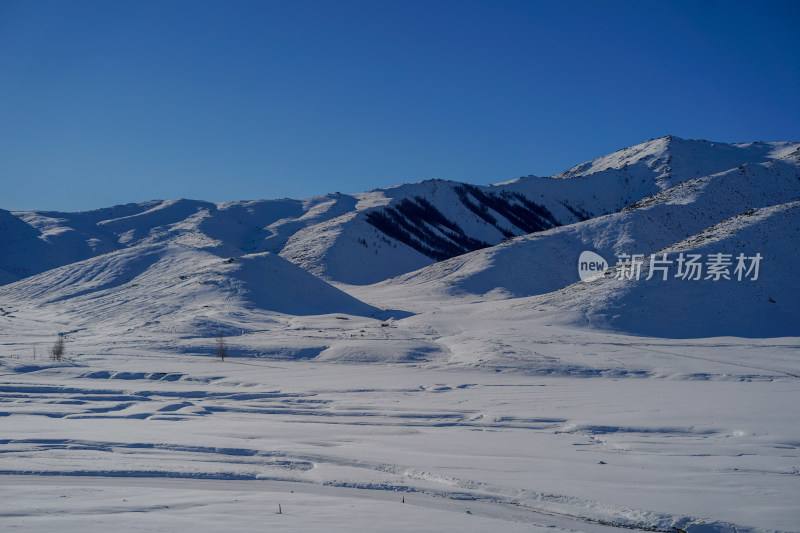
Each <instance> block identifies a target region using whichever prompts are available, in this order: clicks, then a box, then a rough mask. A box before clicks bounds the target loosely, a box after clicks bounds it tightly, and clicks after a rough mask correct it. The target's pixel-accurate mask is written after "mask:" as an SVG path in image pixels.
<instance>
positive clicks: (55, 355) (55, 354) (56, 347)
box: [50, 335, 64, 361]
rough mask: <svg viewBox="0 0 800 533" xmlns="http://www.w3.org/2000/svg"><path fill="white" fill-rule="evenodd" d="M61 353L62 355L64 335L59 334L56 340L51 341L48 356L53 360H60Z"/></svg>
mask: <svg viewBox="0 0 800 533" xmlns="http://www.w3.org/2000/svg"><path fill="white" fill-rule="evenodd" d="M62 355H64V337H63V336H62V335H59V336H58V339H56V342H55V343H53V347H52V348H50V358H51V359H52V360H53V361H61V356H62Z"/></svg>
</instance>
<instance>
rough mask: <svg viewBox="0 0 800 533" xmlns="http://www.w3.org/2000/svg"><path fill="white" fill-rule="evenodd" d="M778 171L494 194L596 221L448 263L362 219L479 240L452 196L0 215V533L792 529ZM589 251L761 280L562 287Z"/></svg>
mask: <svg viewBox="0 0 800 533" xmlns="http://www.w3.org/2000/svg"><path fill="white" fill-rule="evenodd" d="M799 159H800V151H798V145H797V144H792V143H772V144H766V143H750V144H742V145H724V144H722V143H708V142H706V141H684V140H681V139H677V138H665V139H657V140H653V141H648V142H647V143H643V144H642V145H639V146H637V147H632V148H629V149H625V150H622V151H620V152H618V153H615V154H611V155H609V156H605V157H602V158H599V159H598V160H595V161H594V162H590V163H586V164H585V165H581V166H579V167H576V168H575V169H572V170H570V171H568V172H566V173H564V174H563V175H559V176H556V177H553V178H533V177H527V178H522V179H520V180H515V181H513V182H509V183H507V184H502V185H498V186H495V187H502V188H503V189H497V190H503V191H506V192H508V191H511V192H519V191H525V194H528V195H532V196H531V197H533V196H536V195H540V196H541V195H545V193H547V195H550V194H555V193H554V192H553V191H556V192H557V193H558V194H561V195H563V196H561V197H568V198H571V204H570V207H571V208H572V210H573V211H575V213H579V214H580V213H584V214H587V213H589V212H591V213H592V215H593V216H591V217H590V218H588V219H586V220H580V218H581V217H582V216H583V215H581V217H579V216H577V215H576V214H575V213H573V212H572V211H571V210H570V209H568V208H566V207H565V206H564V205H561V207H560V208H559V207H558V205H559V204H558V202H556V201H551V200H552V199H551V200H548V202H550V203H547V205H548V206H550V207H551V208H552V210H553V213H555V214H556V216H557V217H559V220H560V222H563V225H562V226H560V227H554V228H550V229H547V230H545V231H542V232H537V233H534V234H530V235H520V236H518V237H516V238H513V239H506V242H503V243H502V244H499V245H497V246H491V247H487V248H484V249H480V250H475V251H472V252H469V253H466V254H463V255H459V256H457V257H454V258H452V259H449V260H447V261H442V262H435V261H433V260H432V259H431V258H428V257H424V256H422V255H421V254H420V253H419V252H418V251H416V250H413V249H411V248H409V247H408V246H406V245H405V244H403V243H402V242H399V241H395V240H393V239H391V238H389V237H387V236H384V237H381V238H377V237H374V235H375V229H374V228H373V227H371V226H370V225H369V224H368V223H367V222H365V220H364V217H363V216H362V214H363V213H362V211H364V210H370V209H381V208H383V207H384V206H386V205H389V204H392V205H397V203H398V202H399V201H402V199H405V198H406V197H407V195H409V194H428V196H427V198H429V200H430V202H431V205H436V206H438V208H439V209H440V211H441V212H442V213H444V214H445V215H446V216H448V217H451V218H452V220H457V221H459V223H461V226H462V227H463V228H465V231H468V232H469V233H470V235H474V236H477V237H480V238H481V239H485V240H493V241H494V242H493V243H492V244H496V243H498V242H500V240H501V239H502V238H503V235H502V233H501V232H499V231H497V228H496V227H495V226H492V225H489V224H483V223H482V222H481V221H480V220H479V217H478V216H477V215H475V214H474V213H473V212H472V211H470V210H469V209H466V208H465V207H464V206H463V205H461V204H459V201H458V200H457V195H456V193H455V192H453V191H457V189H458V187H457V185H454V184H452V183H449V182H424V183H421V184H411V185H405V186H401V187H399V188H397V190H384V191H373V192H370V193H364V194H362V195H360V196H357V197H350V196H346V195H338V196H334V195H332V196H329V197H322V198H317V199H310V200H302V201H300V200H297V201H295V200H279V201H270V202H245V203H240V204H225V205H223V204H209V203H204V202H193V201H185V200H181V201H172V202H152V203H148V204H147V205H143V204H138V205H130V206H118V207H116V208H109V209H108V210H101V211H99V212H92V213H83V214H64V213H60V214H59V213H38V212H36V213H34V212H30V213H9V212H6V211H0V248H1V249H2V250H3V252H4V255H3V257H2V264H0V283H3V285H0V530H9V531H51V530H53V529H58V530H60V531H76V532H78V531H80V532H93V531H98V532H99V531H109V530H112V529H113V530H118V531H121V532H123V531H165V532H189V531H192V532H194V531H258V530H277V531H356V530H358V531H361V530H364V531H377V530H380V531H409V530H415V531H485V530H487V529H496V530H499V531H589V532H595V531H598V532H599V531H608V532H611V531H620V530H631V529H632V530H644V531H664V532H674V531H687V532H690V533H706V532H734V531H738V532H745V531H753V532H767V531H783V532H788V531H800V504H799V503H798V501H800V452H798V450H799V449H800V409H798V407H797V406H798V405H800V327H799V326H800V324H799V323H798V314H797V313H798V309H799V308H800V286H798V281H797V278H796V276H795V275H794V268H795V267H794V261H795V260H796V257H797V250H798V246H800V226H799V225H798V221H800V216H798V203H797V202H798V200H800V194H798V192H799V191H800V186H799V185H798V183H800V171H799V170H798V169H800V164H799V163H798V160H799ZM592 179H595V180H597V181H595V182H593V181H592ZM592 183H595V184H598V183H599V185H597V186H593V185H591V184H592ZM609 184H615V185H613V186H609ZM587 187H588V188H587ZM492 190H496V189H492V188H486V189H485V191H492ZM409 191H411V192H409ZM475 194H479V193H475ZM485 194H488V192H485ZM509 194H510V193H509ZM403 195H406V196H403ZM454 195H456V196H454ZM570 195H571V196H570ZM593 196H594V197H596V198H594V199H595V200H597V202H596V203H595V204H592V203H591V201H592V198H593ZM398 198H400V200H398ZM514 198H516V197H514ZM393 202H394V203H393ZM543 202H544V201H543ZM495 205H497V204H495ZM592 206H594V207H592ZM626 206H627V207H626ZM501 207H502V206H501ZM623 208H624V209H623ZM487 209H488V208H487ZM558 209H560V211H559V210H558ZM476 211H480V210H479V209H476ZM487 212H488V211H487ZM470 213H472V214H470ZM482 213H483V214H484V216H486V217H487V219H490V220H491V219H495V220H496V221H498V222H497V226H498V227H500V228H503V229H506V230H507V231H508V232H511V229H513V228H514V227H515V226H513V224H512V223H511V222H508V221H505V222H504V221H503V219H502V216H501V213H499V212H490V215H491V217H490V216H489V215H486V213H485V212H482ZM473 215H474V216H473ZM470 217H472V218H470ZM504 224H505V226H504ZM407 227H411V226H407ZM430 229H431V231H436V232H439V233H438V234H440V235H452V233H447V231H446V229H447V228H442V227H439V228H434V227H431V228H430ZM515 231H516V230H515ZM493 232H494V233H493ZM517 233H519V232H517ZM362 241H363V242H362ZM373 241H374V242H377V243H380V244H379V245H375V246H373V247H370V246H371V244H370V243H372V242H373ZM365 243H367V244H365ZM584 248H587V249H594V250H597V251H600V252H601V253H602V254H604V255H605V256H606V257H607V258H610V257H611V255H612V254H613V253H617V252H620V251H626V250H627V251H633V252H642V253H656V252H667V253H672V254H678V253H681V252H684V253H690V252H697V253H702V254H708V253H713V252H717V251H725V252H729V253H736V252H739V251H742V252H747V253H748V254H752V253H755V252H756V251H758V252H759V253H762V254H763V256H764V265H763V267H764V269H763V271H762V275H761V277H760V279H759V280H757V281H753V282H751V281H747V280H745V281H741V282H739V281H735V280H732V281H730V280H729V281H721V282H718V283H717V282H713V281H705V282H704V281H699V282H697V283H694V284H687V282H682V281H674V280H673V281H671V282H663V284H658V283H659V282H645V281H635V280H621V279H616V278H615V276H614V275H613V274H614V272H613V271H609V272H608V273H607V275H606V276H605V277H604V278H601V279H598V280H596V281H593V282H591V283H582V282H579V281H577V269H576V259H577V254H578V253H579V252H580V251H581V250H582V249H584ZM68 252H69V253H72V254H73V255H72V256H66V255H65V254H67V253H68ZM348 269H349V270H348ZM415 269H417V270H415ZM395 274H398V275H396V276H395V277H391V278H390V277H389V276H394V275H395ZM362 277H363V279H364V280H365V281H364V282H363V283H353V280H354V279H355V280H357V279H361V278H362ZM376 279H377V280H378V281H377V282H374V281H376ZM704 331H705V332H707V334H705V335H704V334H703V332H704ZM56 334H61V335H62V336H63V338H64V339H65V342H66V355H65V356H64V357H63V358H62V359H61V360H60V361H53V360H51V359H50V357H49V353H48V351H49V350H50V348H51V346H52V345H53V343H54V341H55V339H56ZM220 334H221V335H223V336H224V340H225V342H226V344H227V350H228V357H227V358H226V359H225V360H224V361H220V360H219V359H218V358H217V357H216V354H215V348H216V342H217V339H216V336H217V335H220Z"/></svg>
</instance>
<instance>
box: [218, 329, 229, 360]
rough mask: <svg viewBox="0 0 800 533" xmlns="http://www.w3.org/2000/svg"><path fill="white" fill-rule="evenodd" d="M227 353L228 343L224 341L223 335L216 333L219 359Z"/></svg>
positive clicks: (223, 358)
mask: <svg viewBox="0 0 800 533" xmlns="http://www.w3.org/2000/svg"><path fill="white" fill-rule="evenodd" d="M227 355H228V344H227V343H226V342H225V337H223V336H222V335H217V357H219V360H220V361H224V360H225V357H226V356H227Z"/></svg>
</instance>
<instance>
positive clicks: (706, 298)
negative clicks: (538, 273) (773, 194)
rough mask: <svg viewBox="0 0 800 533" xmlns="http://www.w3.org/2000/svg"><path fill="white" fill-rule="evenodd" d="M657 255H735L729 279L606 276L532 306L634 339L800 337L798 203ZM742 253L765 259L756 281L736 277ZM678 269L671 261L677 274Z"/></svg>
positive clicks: (726, 224) (733, 222) (724, 225)
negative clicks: (633, 337)
mask: <svg viewBox="0 0 800 533" xmlns="http://www.w3.org/2000/svg"><path fill="white" fill-rule="evenodd" d="M776 228H780V229H781V231H780V233H778V232H776V231H775V229H776ZM660 253H667V254H668V255H667V257H668V259H672V260H673V261H674V260H676V259H677V258H678V256H679V254H681V253H683V254H684V255H685V256H688V255H689V254H699V255H701V256H702V257H703V258H707V257H708V256H709V254H717V253H725V254H731V255H732V261H733V265H731V267H730V269H729V275H730V278H731V279H729V280H726V279H724V278H721V279H719V280H718V281H714V279H713V278H711V279H707V275H708V271H707V270H706V271H705V272H704V273H703V274H702V276H701V279H700V280H697V281H693V280H683V279H681V278H677V279H676V278H675V277H674V276H673V277H669V278H668V280H667V281H662V280H661V279H660V278H659V277H658V276H655V277H654V278H653V279H651V280H645V279H644V277H643V278H642V279H640V280H638V281H637V280H635V279H633V280H628V279H616V278H615V277H614V272H613V271H611V272H609V273H606V277H604V278H603V279H600V280H597V281H594V282H589V283H582V282H579V283H575V284H573V285H570V286H569V287H566V288H564V289H561V290H559V291H557V292H555V293H552V294H548V295H543V296H539V297H537V298H535V299H534V300H533V301H532V303H533V304H534V305H541V306H546V307H548V308H549V309H551V310H552V312H554V313H556V314H557V315H558V316H559V318H558V319H557V321H560V322H561V323H565V324H570V325H579V326H587V325H588V326H590V327H593V328H597V329H606V330H612V331H618V332H624V333H633V334H636V335H647V336H660V337H668V338H696V337H715V336H737V337H784V336H797V335H799V334H800V280H798V278H797V276H796V275H793V274H794V272H795V270H796V265H795V263H796V261H797V257H798V253H800V202H790V203H787V204H783V205H778V206H771V207H765V208H762V209H758V210H754V211H752V212H748V213H747V214H742V215H739V216H736V217H732V218H730V219H728V220H725V221H723V222H721V223H719V224H716V225H714V226H712V227H711V228H708V229H707V230H706V231H703V232H701V233H699V234H698V235H695V236H692V237H690V238H688V239H685V240H683V241H681V242H678V243H675V244H674V245H672V246H669V247H666V248H664V250H661V251H660ZM739 253H744V254H745V256H746V257H752V256H755V255H756V254H759V255H760V256H761V257H762V259H761V261H760V269H759V273H758V278H757V279H752V278H753V274H751V276H750V277H749V278H748V277H746V276H745V277H743V278H742V280H741V281H740V280H738V279H737V276H736V274H735V273H734V269H735V265H736V260H735V258H736V256H737V255H738V254H739ZM747 265H748V267H749V262H748V263H747ZM644 268H647V266H646V265H645V267H644ZM675 269H676V266H675V265H674V264H673V266H672V272H673V273H674V272H675ZM787 274H789V275H787ZM659 275H660V274H659Z"/></svg>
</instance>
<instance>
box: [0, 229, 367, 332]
mask: <svg viewBox="0 0 800 533" xmlns="http://www.w3.org/2000/svg"><path fill="white" fill-rule="evenodd" d="M0 300H2V302H3V307H4V308H5V309H6V310H7V312H8V313H9V314H13V315H14V316H17V315H19V316H23V317H24V316H28V315H31V316H35V317H37V320H39V321H40V322H42V323H43V324H47V323H48V322H49V324H50V325H47V326H46V327H48V328H55V327H56V325H57V324H67V325H68V326H67V328H68V329H69V330H70V331H72V330H98V331H102V332H103V333H102V335H103V336H106V335H109V334H110V335H112V336H115V335H116V336H119V335H127V336H129V335H131V334H133V335H136V334H137V332H140V333H141V334H142V335H145V336H147V335H149V334H150V333H152V332H153V331H155V330H159V331H161V332H168V333H171V334H177V335H190V336H194V335H200V336H213V335H216V334H220V333H222V334H226V335H227V334H230V332H231V331H234V332H235V333H236V334H240V333H242V332H244V330H248V329H263V327H264V326H263V323H264V322H265V321H266V322H269V321H270V320H271V319H270V318H269V316H270V315H271V314H284V315H291V316H303V315H322V314H329V313H342V314H348V315H353V316H365V317H373V316H378V315H380V314H381V311H380V310H379V309H377V308H374V307H372V306H369V305H367V304H365V303H363V302H361V301H359V300H357V299H356V298H354V297H352V296H350V295H348V294H346V293H344V292H342V291H340V290H339V289H336V288H334V287H333V286H331V285H329V284H328V283H326V282H324V281H322V280H320V279H318V278H316V277H314V276H313V275H311V274H309V273H308V272H306V271H304V270H302V269H301V268H300V267H298V266H296V265H293V264H292V263H290V262H288V261H286V260H285V259H282V258H281V257H280V256H278V255H276V254H271V253H260V254H250V255H245V256H242V257H237V258H230V259H221V258H220V257H218V256H216V255H214V254H212V253H210V252H208V251H203V250H198V249H193V248H189V247H185V246H176V245H174V244H168V245H164V244H149V245H145V244H141V245H137V246H134V247H131V248H126V249H123V250H118V251H115V252H111V253H108V254H104V255H102V256H99V257H96V258H90V259H87V260H84V261H80V262H77V263H73V264H71V265H67V266H63V267H59V268H56V269H53V270H50V271H47V272H44V273H41V274H38V275H36V276H32V277H29V278H27V279H24V280H21V281H18V282H16V283H11V284H8V285H5V286H3V287H0ZM43 327H44V326H43ZM148 332H149V333H148Z"/></svg>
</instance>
